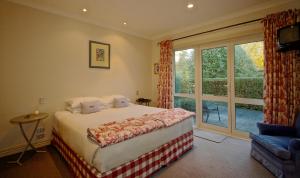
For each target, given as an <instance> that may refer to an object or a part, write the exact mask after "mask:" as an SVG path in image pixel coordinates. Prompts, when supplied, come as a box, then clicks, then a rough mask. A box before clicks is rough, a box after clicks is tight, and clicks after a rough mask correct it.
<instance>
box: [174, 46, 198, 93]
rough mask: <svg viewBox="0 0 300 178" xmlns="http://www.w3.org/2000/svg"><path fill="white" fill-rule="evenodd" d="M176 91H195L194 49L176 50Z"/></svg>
mask: <svg viewBox="0 0 300 178" xmlns="http://www.w3.org/2000/svg"><path fill="white" fill-rule="evenodd" d="M175 93H195V64H194V49H187V50H181V51H175Z"/></svg>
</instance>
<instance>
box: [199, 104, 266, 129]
mask: <svg viewBox="0 0 300 178" xmlns="http://www.w3.org/2000/svg"><path fill="white" fill-rule="evenodd" d="M218 107H219V113H220V120H219V117H218V113H217V112H216V111H213V112H210V113H209V117H208V120H207V123H209V124H213V125H217V126H221V127H226V128H227V127H228V110H227V106H224V105H218ZM262 120H263V112H262V111H256V110H251V109H244V108H236V129H237V130H240V131H244V132H253V133H258V129H257V127H256V123H257V122H261V121H262ZM203 121H204V122H205V121H206V113H204V114H203Z"/></svg>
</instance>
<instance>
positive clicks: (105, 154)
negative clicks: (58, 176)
mask: <svg viewBox="0 0 300 178" xmlns="http://www.w3.org/2000/svg"><path fill="white" fill-rule="evenodd" d="M163 110H164V109H160V108H154V107H148V106H142V105H135V104H130V105H129V106H128V107H122V108H108V109H104V110H101V111H100V112H96V113H92V114H73V113H71V112H69V111H58V112H56V113H55V121H54V131H53V135H54V138H53V140H52V144H53V145H54V146H55V147H56V148H57V149H58V151H59V152H60V153H61V154H62V156H63V157H64V158H65V160H66V161H67V163H68V164H69V165H70V167H71V170H72V171H73V173H74V174H75V176H76V177H126V176H129V177H148V176H150V175H151V174H153V173H154V172H155V171H157V170H159V169H160V168H161V167H162V166H165V165H167V164H169V163H170V162H171V161H173V160H176V159H177V158H178V157H179V156H180V155H182V154H183V153H185V152H186V151H188V150H190V149H191V148H192V146H193V129H192V122H193V121H192V119H193V118H192V117H189V118H188V119H185V120H183V121H182V122H179V123H177V124H175V125H172V126H170V127H166V128H162V129H158V130H154V131H152V132H150V133H147V134H143V135H140V136H137V137H134V138H131V139H128V140H125V141H123V142H120V143H117V144H112V145H109V146H107V147H103V148H101V147H99V146H98V145H97V144H95V143H94V142H92V141H91V140H90V139H88V138H87V129H88V128H91V127H95V126H97V125H99V124H105V123H107V122H110V121H112V120H113V121H122V120H124V119H127V118H130V117H140V116H142V115H144V114H151V113H157V112H160V111H163Z"/></svg>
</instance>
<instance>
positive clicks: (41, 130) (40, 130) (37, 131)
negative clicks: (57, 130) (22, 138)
mask: <svg viewBox="0 0 300 178" xmlns="http://www.w3.org/2000/svg"><path fill="white" fill-rule="evenodd" d="M44 132H45V128H44V127H38V128H37V129H36V134H37V135H40V134H44Z"/></svg>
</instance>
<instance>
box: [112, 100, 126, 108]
mask: <svg viewBox="0 0 300 178" xmlns="http://www.w3.org/2000/svg"><path fill="white" fill-rule="evenodd" d="M128 105H129V102H128V99H127V98H125V97H124V98H115V100H114V106H115V107H116V108H122V107H127V106H128Z"/></svg>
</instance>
